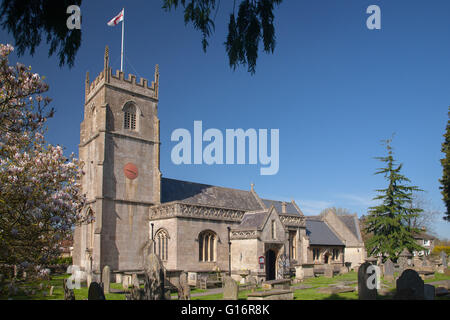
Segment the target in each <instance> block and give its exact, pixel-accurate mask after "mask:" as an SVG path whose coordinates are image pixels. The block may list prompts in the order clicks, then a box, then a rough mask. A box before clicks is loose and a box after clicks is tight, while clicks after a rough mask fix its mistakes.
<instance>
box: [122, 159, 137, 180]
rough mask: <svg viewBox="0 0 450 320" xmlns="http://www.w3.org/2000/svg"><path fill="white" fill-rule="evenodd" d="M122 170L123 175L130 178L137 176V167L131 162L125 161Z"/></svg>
mask: <svg viewBox="0 0 450 320" xmlns="http://www.w3.org/2000/svg"><path fill="white" fill-rule="evenodd" d="M123 172H124V173H125V177H127V178H128V179H130V180H134V179H136V178H137V176H138V168H137V167H136V165H134V164H133V163H127V164H126V165H125V167H123Z"/></svg>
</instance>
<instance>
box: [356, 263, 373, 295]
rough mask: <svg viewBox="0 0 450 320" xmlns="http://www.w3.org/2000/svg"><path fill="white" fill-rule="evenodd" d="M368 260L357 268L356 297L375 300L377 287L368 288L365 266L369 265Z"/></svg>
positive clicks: (367, 275)
mask: <svg viewBox="0 0 450 320" xmlns="http://www.w3.org/2000/svg"><path fill="white" fill-rule="evenodd" d="M371 265H372V264H371V263H370V262H364V263H363V264H362V265H360V266H359V268H358V297H359V300H376V298H377V289H376V287H375V288H373V289H372V288H369V283H368V279H369V276H370V275H369V274H368V273H367V268H369V266H371Z"/></svg>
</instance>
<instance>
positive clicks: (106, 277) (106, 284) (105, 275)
mask: <svg viewBox="0 0 450 320" xmlns="http://www.w3.org/2000/svg"><path fill="white" fill-rule="evenodd" d="M110 282H111V269H110V268H109V266H105V267H104V268H103V272H102V283H103V290H104V292H105V293H109V288H110Z"/></svg>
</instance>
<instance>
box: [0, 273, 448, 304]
mask: <svg viewBox="0 0 450 320" xmlns="http://www.w3.org/2000/svg"><path fill="white" fill-rule="evenodd" d="M69 276H70V275H68V274H65V275H55V276H53V277H52V278H51V280H45V281H34V282H23V281H22V282H17V283H16V285H17V286H18V287H19V291H18V293H17V295H15V296H14V297H12V299H14V300H63V299H64V291H63V287H62V282H63V279H65V278H68V277H69ZM357 278H358V275H357V273H356V272H349V273H347V274H343V275H338V276H335V277H333V278H325V277H323V276H321V277H316V278H309V279H305V280H304V281H303V282H302V283H301V285H308V286H311V288H308V289H295V287H296V286H299V285H300V284H294V285H292V288H293V289H294V299H295V300H357V299H358V293H357V292H356V291H355V292H346V293H339V294H332V295H330V294H326V293H319V292H317V289H318V288H320V287H328V286H329V285H332V284H336V283H342V282H350V283H347V284H346V285H348V286H355V287H356V286H357V283H356V281H357ZM381 280H382V287H383V289H384V291H391V292H394V291H395V286H394V283H393V282H389V281H386V280H385V279H384V278H381ZM441 280H450V276H446V275H444V274H440V273H435V276H434V278H433V279H427V280H425V283H430V282H434V281H441ZM351 282H354V283H351ZM41 284H42V287H43V289H42V290H40V285H41ZM51 286H54V290H53V295H52V296H49V291H50V287H51ZM111 288H112V289H117V290H121V291H122V292H121V293H108V294H106V300H125V295H124V294H123V292H124V291H125V290H124V289H123V288H122V285H121V284H119V283H111ZM33 290H34V291H35V292H34V294H30V292H31V291H33ZM261 290H262V289H261V288H259V289H257V291H261ZM25 291H28V292H29V293H28V294H25ZM205 292H207V290H201V289H193V290H191V295H195V294H199V293H205ZM250 292H251V291H250V290H243V291H240V292H239V300H246V299H247V297H248V294H249V293H250ZM74 293H75V299H76V300H87V297H88V288H87V287H85V286H84V287H81V288H80V289H75V290H74ZM176 296H177V294H176V293H172V297H174V298H175V297H176ZM222 298H223V295H222V293H218V294H210V295H204V296H192V300H222ZM378 298H379V299H390V297H389V296H387V295H382V294H379V295H378ZM0 299H3V300H5V299H8V296H7V289H6V288H3V290H2V292H1V294H0ZM436 299H437V300H441V299H444V300H450V298H449V297H444V298H442V297H437V298H436Z"/></svg>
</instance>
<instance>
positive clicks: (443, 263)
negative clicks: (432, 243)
mask: <svg viewBox="0 0 450 320" xmlns="http://www.w3.org/2000/svg"><path fill="white" fill-rule="evenodd" d="M441 262H442V265H443V266H444V268H447V253H445V251H443V250H442V251H441Z"/></svg>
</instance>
